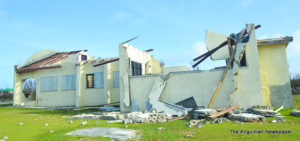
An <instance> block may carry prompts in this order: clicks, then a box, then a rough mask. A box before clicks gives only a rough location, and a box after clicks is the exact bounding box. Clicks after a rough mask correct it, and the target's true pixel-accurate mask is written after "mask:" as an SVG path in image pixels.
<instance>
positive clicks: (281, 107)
mask: <svg viewBox="0 0 300 141" xmlns="http://www.w3.org/2000/svg"><path fill="white" fill-rule="evenodd" d="M283 108H284V106H280V107H279V108H278V109H277V110H275V112H279V111H280V110H282V109H283Z"/></svg>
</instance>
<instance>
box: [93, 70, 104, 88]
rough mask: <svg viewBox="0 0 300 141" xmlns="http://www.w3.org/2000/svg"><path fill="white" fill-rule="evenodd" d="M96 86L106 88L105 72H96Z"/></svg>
mask: <svg viewBox="0 0 300 141" xmlns="http://www.w3.org/2000/svg"><path fill="white" fill-rule="evenodd" d="M94 86H95V88H104V78H103V72H96V73H95V74H94Z"/></svg>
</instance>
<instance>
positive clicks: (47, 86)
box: [40, 77, 57, 92]
mask: <svg viewBox="0 0 300 141" xmlns="http://www.w3.org/2000/svg"><path fill="white" fill-rule="evenodd" d="M56 90H57V77H42V78H41V83H40V91H41V92H47V91H56Z"/></svg>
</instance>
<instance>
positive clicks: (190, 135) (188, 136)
mask: <svg viewBox="0 0 300 141" xmlns="http://www.w3.org/2000/svg"><path fill="white" fill-rule="evenodd" d="M193 135H194V132H192V133H191V134H188V135H186V136H185V137H186V138H191V137H193Z"/></svg>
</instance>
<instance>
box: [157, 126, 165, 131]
mask: <svg viewBox="0 0 300 141" xmlns="http://www.w3.org/2000/svg"><path fill="white" fill-rule="evenodd" d="M157 130H160V131H161V130H166V128H164V127H158V128H157Z"/></svg>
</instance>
